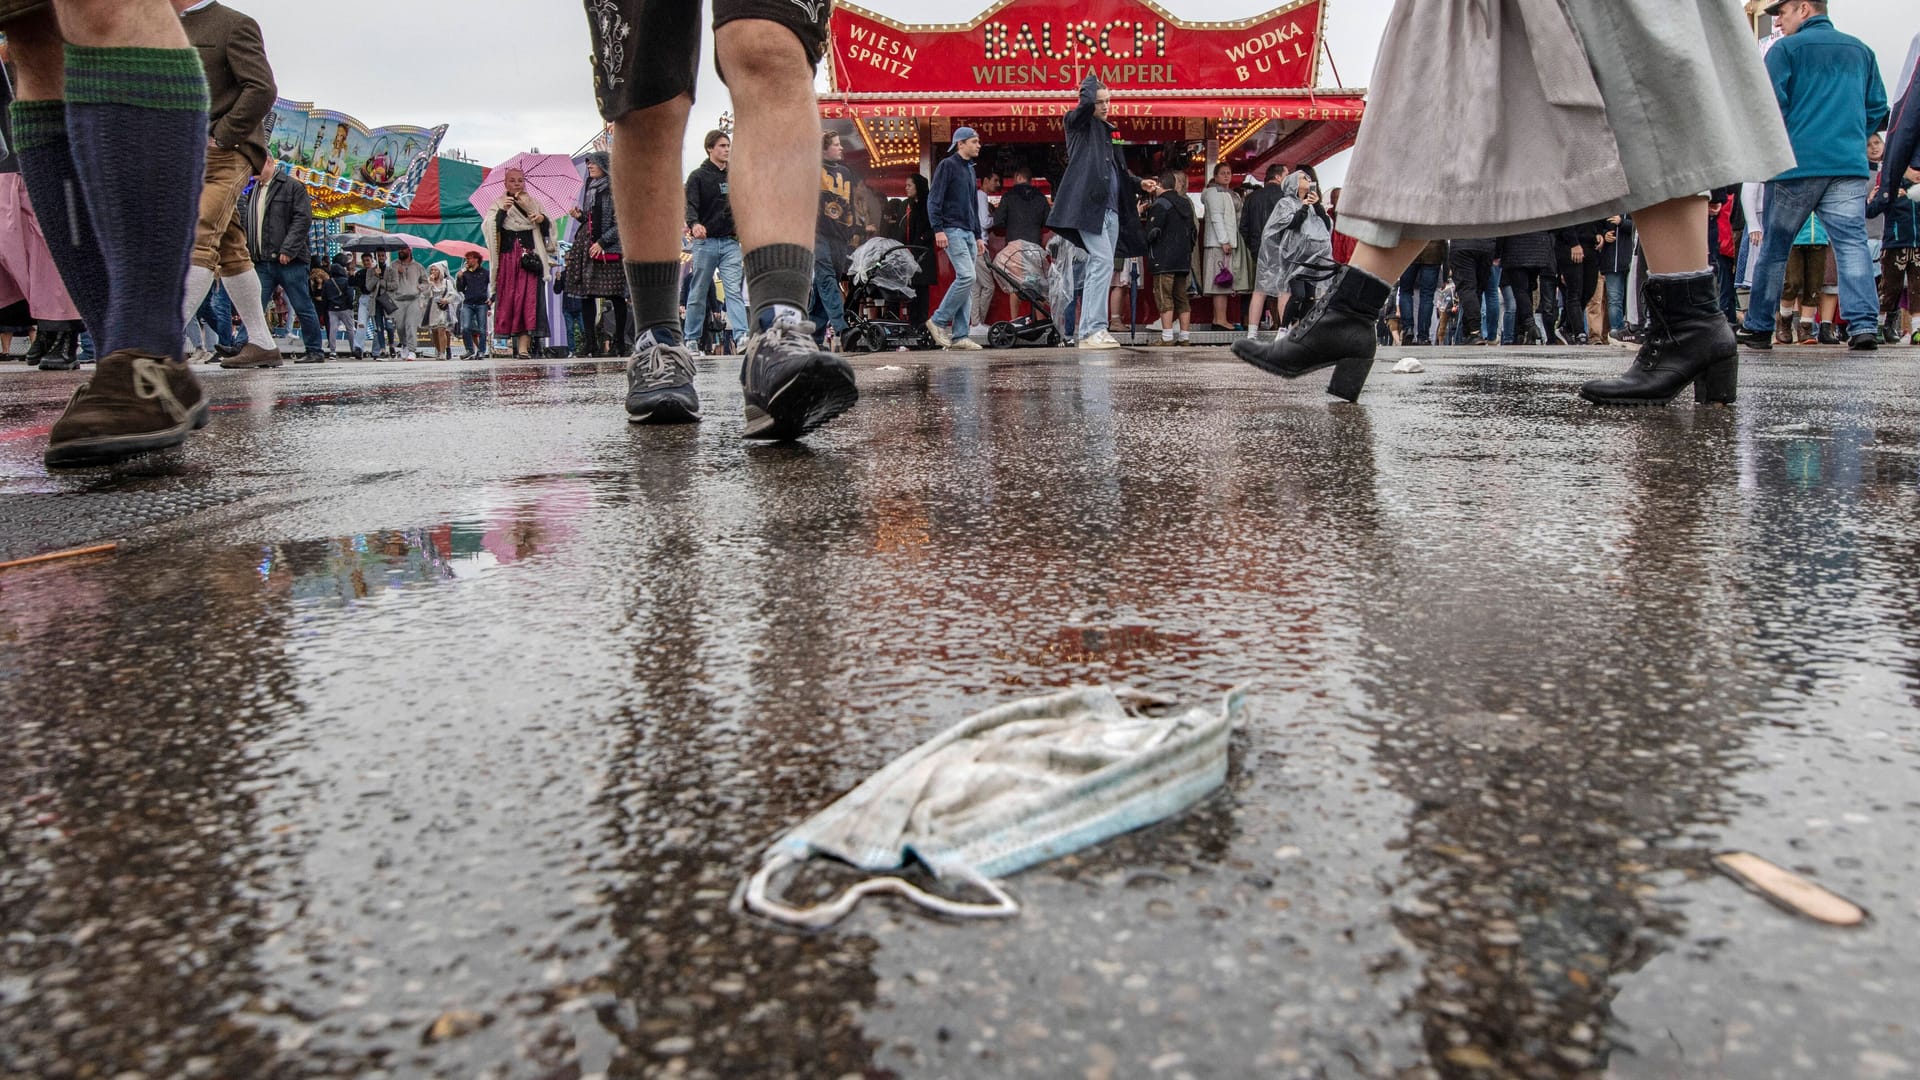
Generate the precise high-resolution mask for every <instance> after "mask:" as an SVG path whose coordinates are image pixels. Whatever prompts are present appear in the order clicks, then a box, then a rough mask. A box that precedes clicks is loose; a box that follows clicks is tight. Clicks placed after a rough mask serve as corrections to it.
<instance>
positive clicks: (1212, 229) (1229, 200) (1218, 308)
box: [1200, 161, 1247, 330]
mask: <svg viewBox="0 0 1920 1080" xmlns="http://www.w3.org/2000/svg"><path fill="white" fill-rule="evenodd" d="M1200 208H1201V210H1202V211H1203V212H1204V213H1205V214H1206V216H1207V221H1206V229H1205V230H1204V232H1203V233H1202V234H1201V237H1202V239H1201V243H1202V245H1203V247H1202V249H1201V253H1200V287H1201V291H1203V292H1205V293H1206V295H1208V296H1211V297H1213V328H1214V329H1215V330H1231V329H1233V322H1232V321H1231V320H1230V319H1228V317H1227V299H1228V298H1229V297H1231V296H1234V295H1236V294H1238V293H1243V292H1246V291H1247V281H1246V277H1247V274H1246V265H1247V260H1246V258H1245V257H1244V256H1243V255H1241V254H1240V253H1239V252H1237V251H1236V250H1235V246H1236V245H1237V244H1239V243H1240V196H1239V195H1237V194H1235V192H1234V190H1233V166H1231V165H1228V164H1227V163H1226V162H1224V161H1223V162H1221V163H1220V164H1218V165H1215V166H1214V167H1213V179H1212V180H1210V181H1208V182H1207V189H1206V191H1204V192H1203V193H1201V196H1200ZM1222 271H1225V273H1224V274H1223V273H1222ZM1222 277H1225V278H1226V279H1227V280H1226V281H1225V283H1224V284H1223V283H1222V282H1221V280H1220V279H1221V278H1222Z"/></svg>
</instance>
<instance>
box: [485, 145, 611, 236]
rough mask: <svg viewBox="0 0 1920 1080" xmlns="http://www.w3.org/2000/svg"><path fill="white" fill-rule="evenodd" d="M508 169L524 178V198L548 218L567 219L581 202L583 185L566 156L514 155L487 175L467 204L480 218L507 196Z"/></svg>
mask: <svg viewBox="0 0 1920 1080" xmlns="http://www.w3.org/2000/svg"><path fill="white" fill-rule="evenodd" d="M509 169H519V170H520V171H521V172H523V173H525V174H526V175H527V194H529V195H531V196H533V197H534V200H535V201H536V202H538V203H539V204H540V206H541V208H542V209H544V210H546V212H547V217H548V218H551V219H555V220H558V219H561V218H564V217H566V216H567V211H569V210H571V209H573V207H574V204H575V203H577V202H579V201H580V189H581V188H582V187H583V186H585V184H584V182H583V181H582V180H581V179H580V174H579V173H578V172H576V171H575V170H574V167H573V159H572V158H570V157H568V156H567V155H565V154H515V155H514V156H513V157H511V158H508V159H507V160H506V161H503V162H501V163H500V164H499V165H498V166H497V167H495V168H494V169H493V171H491V172H489V173H487V179H486V180H485V181H484V182H483V183H482V184H481V185H480V187H479V189H478V190H476V191H475V192H474V193H473V197H472V198H470V199H468V200H467V202H468V203H470V204H472V206H473V208H474V209H475V210H478V211H480V213H482V214H486V213H487V212H488V211H490V210H492V209H493V204H494V202H495V201H497V200H498V199H499V198H500V196H502V195H504V194H506V191H507V171H508V170H509Z"/></svg>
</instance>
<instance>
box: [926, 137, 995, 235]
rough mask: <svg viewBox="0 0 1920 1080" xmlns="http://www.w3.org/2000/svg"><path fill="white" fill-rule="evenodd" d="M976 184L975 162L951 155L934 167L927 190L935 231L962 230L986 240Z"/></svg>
mask: <svg viewBox="0 0 1920 1080" xmlns="http://www.w3.org/2000/svg"><path fill="white" fill-rule="evenodd" d="M975 192H976V189H975V187H974V182H973V162H971V161H968V160H967V159H966V158H963V157H961V156H960V155H959V154H948V155H947V156H946V157H944V158H941V159H940V164H938V165H935V166H934V167H933V183H932V185H930V186H929V188H928V190H927V220H928V221H929V222H931V223H932V225H933V228H934V231H936V232H945V231H946V230H948V229H961V230H963V231H965V232H970V233H972V234H973V235H975V236H985V235H986V232H985V230H983V229H981V227H980V200H979V198H978V197H977V195H976V193H975Z"/></svg>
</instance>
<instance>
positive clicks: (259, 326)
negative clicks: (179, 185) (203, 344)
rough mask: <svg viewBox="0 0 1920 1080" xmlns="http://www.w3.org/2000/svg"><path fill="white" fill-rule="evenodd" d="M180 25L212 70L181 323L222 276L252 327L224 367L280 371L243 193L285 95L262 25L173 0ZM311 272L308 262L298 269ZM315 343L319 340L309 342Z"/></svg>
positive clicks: (221, 8)
mask: <svg viewBox="0 0 1920 1080" xmlns="http://www.w3.org/2000/svg"><path fill="white" fill-rule="evenodd" d="M173 6H174V9H175V10H176V11H179V12H180V25H181V28H182V29H184V30H186V32H187V39H188V40H190V41H192V42H193V47H194V48H195V49H197V50H199V53H200V63H201V66H202V67H204V68H205V69H206V72H207V92H208V95H209V98H210V100H211V103H212V105H211V108H210V109H209V110H208V113H207V120H208V124H209V131H208V139H207V172H206V184H205V186H203V187H202V188H201V191H200V222H199V226H198V228H197V229H196V231H195V233H194V248H193V268H192V269H191V270H189V271H188V273H187V300H186V310H185V311H183V312H182V313H181V318H182V321H183V322H184V321H185V320H186V319H190V318H192V317H193V313H194V312H196V311H198V310H199V309H200V298H201V297H202V296H205V295H206V293H207V290H209V289H211V288H212V287H213V279H214V277H215V276H216V275H217V276H218V277H219V278H220V280H221V283H222V284H223V285H224V286H225V287H226V290H227V296H228V297H229V298H230V299H232V301H233V307H234V310H235V311H236V312H238V313H239V315H240V321H241V322H242V323H244V324H245V325H246V328H247V344H246V346H245V347H243V348H242V349H241V350H240V352H239V353H238V354H237V355H234V356H231V357H227V358H226V359H223V360H221V361H220V366H221V367H227V368H259V367H279V366H280V347H279V345H277V344H276V343H275V342H274V340H273V332H272V331H271V330H269V329H268V327H267V309H266V297H265V296H264V295H262V292H261V288H262V286H261V283H260V278H259V275H258V274H257V273H255V271H254V263H253V260H252V258H251V257H250V256H249V255H248V252H247V233H246V227H245V226H244V225H243V224H242V223H241V221H240V214H239V208H240V196H241V194H242V193H243V192H245V191H246V188H247V182H248V181H249V180H250V179H252V178H253V177H254V176H255V175H256V174H258V173H259V172H260V171H261V170H262V169H264V168H265V167H266V164H267V127H266V121H267V114H269V113H271V112H272V111H273V102H274V97H275V95H276V94H277V93H278V92H279V91H278V89H277V87H276V85H275V83H274V79H273V67H272V65H270V64H268V63H267V49H266V45H265V43H264V41H263V40H262V38H261V36H260V26H259V24H258V23H256V22H254V21H253V19H252V18H251V17H249V16H247V15H243V14H241V13H240V12H238V11H235V10H234V9H232V8H230V7H227V6H226V5H225V4H222V3H219V2H218V0H214V2H212V3H196V2H195V0H173ZM297 269H299V270H300V271H301V272H302V273H304V272H305V270H306V259H305V258H304V257H303V258H302V259H301V260H300V265H299V266H298V267H297ZM309 344H310V345H311V344H312V342H311V341H310V342H309Z"/></svg>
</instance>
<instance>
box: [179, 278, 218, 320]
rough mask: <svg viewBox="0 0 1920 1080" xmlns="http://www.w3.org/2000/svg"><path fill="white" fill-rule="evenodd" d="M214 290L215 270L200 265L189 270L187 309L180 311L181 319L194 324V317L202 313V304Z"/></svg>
mask: <svg viewBox="0 0 1920 1080" xmlns="http://www.w3.org/2000/svg"><path fill="white" fill-rule="evenodd" d="M212 291H213V271H211V270H208V269H206V268H204V267H199V266H196V267H193V268H192V269H190V270H188V271H187V301H186V310H185V311H183V312H181V313H180V321H181V322H182V323H185V324H186V325H188V326H192V325H193V317H194V316H195V315H198V314H199V313H200V305H201V304H202V303H203V302H204V301H205V300H206V299H207V294H208V293H210V292H212Z"/></svg>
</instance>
